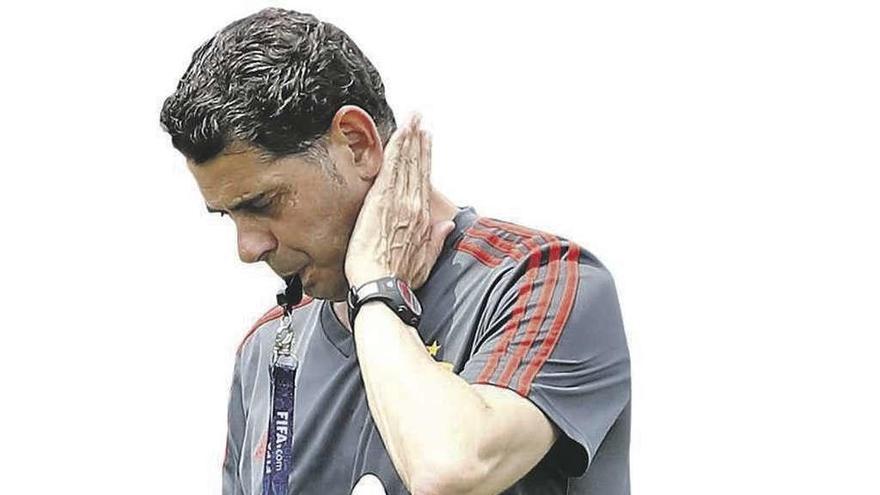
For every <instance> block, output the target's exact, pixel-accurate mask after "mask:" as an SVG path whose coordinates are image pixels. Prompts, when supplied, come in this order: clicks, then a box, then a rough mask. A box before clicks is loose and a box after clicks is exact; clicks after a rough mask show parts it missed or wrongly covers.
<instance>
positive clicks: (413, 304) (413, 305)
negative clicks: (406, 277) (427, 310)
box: [397, 280, 422, 315]
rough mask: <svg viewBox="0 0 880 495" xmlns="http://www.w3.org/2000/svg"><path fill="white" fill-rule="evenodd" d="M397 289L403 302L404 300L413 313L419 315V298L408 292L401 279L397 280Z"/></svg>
mask: <svg viewBox="0 0 880 495" xmlns="http://www.w3.org/2000/svg"><path fill="white" fill-rule="evenodd" d="M397 290H398V291H399V292H400V295H401V296H402V297H403V302H405V303H406V305H407V306H409V308H410V309H411V310H412V311H413V313H415V314H417V315H421V314H422V305H421V304H419V300H418V299H417V298H416V297H415V296H414V295H413V293H412V292H410V290H409V287H408V286H407V285H406V284H405V283H403V281H402V280H398V281H397Z"/></svg>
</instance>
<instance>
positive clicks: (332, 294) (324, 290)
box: [303, 278, 348, 302]
mask: <svg viewBox="0 0 880 495" xmlns="http://www.w3.org/2000/svg"><path fill="white" fill-rule="evenodd" d="M303 294H305V295H307V296H309V297H312V298H315V299H324V300H327V301H331V302H339V301H345V300H346V299H347V298H348V281H347V280H346V279H345V278H343V279H342V283H341V284H340V283H335V284H333V286H332V287H330V288H328V287H326V286H325V285H324V284H321V283H319V282H314V281H312V280H309V283H308V284H304V285H303Z"/></svg>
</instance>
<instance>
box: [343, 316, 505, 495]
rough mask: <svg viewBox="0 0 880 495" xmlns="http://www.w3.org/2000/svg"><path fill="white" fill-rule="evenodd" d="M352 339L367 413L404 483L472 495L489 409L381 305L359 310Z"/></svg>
mask: <svg viewBox="0 0 880 495" xmlns="http://www.w3.org/2000/svg"><path fill="white" fill-rule="evenodd" d="M355 338H356V343H357V355H358V361H359V363H360V368H361V375H362V377H363V381H364V386H365V389H366V392H367V401H368V404H369V407H370V412H371V413H372V415H373V420H374V421H375V423H376V426H377V427H378V429H379V433H380V434H381V435H382V439H383V441H384V442H385V446H386V450H387V451H388V453H389V455H390V456H391V460H392V461H393V462H394V465H395V467H396V468H397V471H398V473H399V474H400V476H401V478H402V479H403V481H404V483H406V485H407V487H408V488H409V489H410V491H412V492H414V493H416V492H417V491H420V489H421V488H424V487H430V488H427V489H426V491H433V490H434V489H435V487H436V486H438V485H439V484H443V485H444V486H447V487H449V486H451V487H455V488H456V493H467V491H468V490H469V484H470V482H471V481H472V480H476V479H479V478H480V477H481V476H482V474H483V473H480V472H479V471H480V470H481V469H483V467H484V463H482V462H481V460H482V458H483V454H485V452H483V450H485V449H486V447H487V443H486V438H485V436H484V435H486V431H487V428H486V425H487V424H488V423H489V416H490V414H491V409H490V408H489V406H488V405H487V404H486V403H485V401H483V399H482V398H481V397H480V396H479V395H478V394H477V393H476V392H475V391H474V390H473V388H471V386H470V385H469V384H468V383H467V382H466V381H464V380H463V379H462V378H460V377H459V376H457V375H455V374H454V373H450V372H449V371H447V370H446V369H444V368H442V367H441V366H439V365H438V363H437V362H436V361H434V359H433V358H432V357H431V356H430V354H428V352H427V350H426V349H425V346H424V344H423V343H422V341H421V339H420V338H419V337H418V335H417V334H416V331H415V329H413V328H412V327H409V326H407V325H405V324H404V323H403V322H402V321H401V320H400V319H399V318H398V317H397V316H395V315H394V313H393V312H392V311H391V310H390V309H389V308H388V307H387V306H385V305H384V304H382V303H370V304H365V305H364V306H363V307H362V308H361V310H360V312H359V313H358V316H357V329H356V331H355ZM463 467H464V468H466V469H464V470H462V468H463ZM438 478H442V479H438ZM414 487H415V490H414Z"/></svg>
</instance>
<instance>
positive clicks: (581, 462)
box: [460, 239, 630, 477]
mask: <svg viewBox="0 0 880 495" xmlns="http://www.w3.org/2000/svg"><path fill="white" fill-rule="evenodd" d="M506 276H507V277H509V278H508V280H507V283H500V284H499V285H498V286H499V289H498V290H501V291H503V293H502V294H501V296H500V298H498V299H497V301H498V302H497V304H495V305H493V306H490V307H489V308H488V311H489V314H488V315H487V316H488V317H487V318H484V321H485V324H484V326H485V328H481V329H480V331H479V333H478V335H477V339H476V341H475V344H474V349H473V352H472V355H471V357H470V359H469V360H468V361H467V362H466V363H465V366H464V368H463V370H462V371H461V373H460V376H462V378H464V379H465V380H467V381H468V382H469V383H483V384H491V385H496V386H500V387H506V388H509V389H511V390H513V391H515V392H516V393H518V394H519V395H521V396H523V397H526V398H528V399H529V400H531V401H532V402H533V403H534V404H535V405H536V406H537V407H538V408H539V409H541V411H542V412H543V413H544V414H545V415H546V416H547V417H548V418H549V419H550V420H551V421H552V422H553V423H554V424H555V425H556V426H557V427H558V428H559V429H560V430H561V432H562V433H563V435H564V437H563V436H560V439H559V441H557V443H556V445H554V447H553V449H552V450H551V452H550V455H551V456H552V459H551V461H552V462H555V463H556V464H557V465H558V467H559V468H560V469H561V470H562V471H563V472H564V473H565V474H566V475H567V476H570V477H577V476H580V475H582V474H583V473H584V472H585V471H586V469H587V467H588V466H589V463H590V462H591V460H592V458H593V456H594V455H595V453H596V451H597V449H598V448H599V446H600V445H601V444H602V442H603V440H604V439H605V436H606V434H607V433H608V431H609V429H610V428H611V426H612V425H613V424H614V423H615V421H616V420H617V419H618V417H619V416H620V415H621V413H622V412H623V410H624V408H625V407H626V406H627V404H628V403H629V401H630V367H629V352H628V349H627V345H626V339H625V336H624V332H623V323H622V320H621V316H620V307H619V303H618V299H617V293H616V290H615V287H614V282H613V280H612V278H611V274H610V273H609V272H608V271H607V270H606V269H605V268H604V267H603V266H602V264H601V263H599V262H598V261H597V260H596V259H595V258H594V257H593V256H592V255H591V254H590V253H588V252H587V251H585V250H582V249H581V248H580V247H579V246H578V245H577V244H575V243H571V242H569V241H566V240H561V239H560V240H554V241H552V242H548V243H545V244H542V245H540V246H538V247H535V248H534V249H532V251H531V252H530V253H529V255H528V256H524V257H523V258H522V259H521V260H518V261H517V266H516V267H515V269H514V270H512V271H510V272H509V273H508V274H507V275H506Z"/></svg>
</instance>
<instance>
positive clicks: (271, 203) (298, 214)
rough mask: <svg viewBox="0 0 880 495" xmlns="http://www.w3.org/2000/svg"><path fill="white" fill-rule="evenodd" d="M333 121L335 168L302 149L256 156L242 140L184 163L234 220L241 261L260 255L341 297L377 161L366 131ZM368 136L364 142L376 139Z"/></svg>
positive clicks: (317, 290) (213, 203)
mask: <svg viewBox="0 0 880 495" xmlns="http://www.w3.org/2000/svg"><path fill="white" fill-rule="evenodd" d="M337 116H338V115H337ZM367 118H368V119H369V117H367ZM369 123H370V124H372V120H369ZM334 126H335V127H334V128H332V129H331V136H330V137H331V139H330V145H329V147H328V153H329V155H330V160H331V161H332V162H333V163H335V165H336V172H335V173H330V172H328V171H327V169H326V167H322V166H321V164H319V163H315V162H314V161H312V159H308V158H305V157H303V156H288V157H284V158H280V159H277V160H275V161H273V162H266V161H262V160H261V155H260V154H259V153H258V151H257V150H256V149H255V148H253V147H249V146H247V145H244V144H239V145H234V146H230V147H227V149H226V150H224V153H223V154H221V155H219V156H217V157H215V158H214V159H212V160H210V161H208V162H205V163H202V164H199V165H195V164H193V163H192V162H188V166H189V169H190V172H191V173H192V174H193V176H194V177H195V179H196V182H197V183H198V186H199V189H200V190H201V193H202V196H204V198H205V203H206V204H207V206H208V210H209V211H212V212H215V213H219V214H222V215H224V216H225V215H228V216H229V217H230V218H231V219H232V221H233V222H234V223H235V226H236V229H237V233H238V254H239V257H240V258H241V260H242V261H244V262H245V263H254V262H257V261H263V262H265V263H267V264H268V265H269V266H270V267H271V268H272V270H273V271H274V272H275V273H276V274H278V275H279V276H281V277H285V276H291V275H293V274H297V273H298V274H299V275H300V278H301V280H302V283H303V292H304V293H306V294H308V295H309V296H312V297H315V298H319V299H328V300H331V301H341V300H344V299H345V296H346V292H347V290H348V282H347V281H346V278H345V272H344V264H345V253H346V251H347V248H348V240H349V237H350V235H351V232H352V229H353V228H354V224H355V222H356V220H357V215H358V212H359V211H360V208H361V205H362V204H363V200H364V197H365V196H366V193H367V191H368V190H369V187H370V185H371V184H372V180H373V179H374V178H375V175H376V173H377V172H378V167H379V166H380V164H381V161H380V163H375V158H376V156H377V154H376V150H370V149H364V146H366V147H367V148H369V146H371V144H370V143H369V141H370V139H369V138H367V139H364V137H363V136H358V135H356V134H357V133H358V132H359V131H358V130H357V129H354V128H353V127H352V126H346V123H345V122H337V121H334ZM373 133H374V134H375V127H373ZM375 139H376V142H374V143H372V145H376V146H380V145H379V142H378V136H375ZM378 156H379V157H381V147H380V148H379V152H378Z"/></svg>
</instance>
